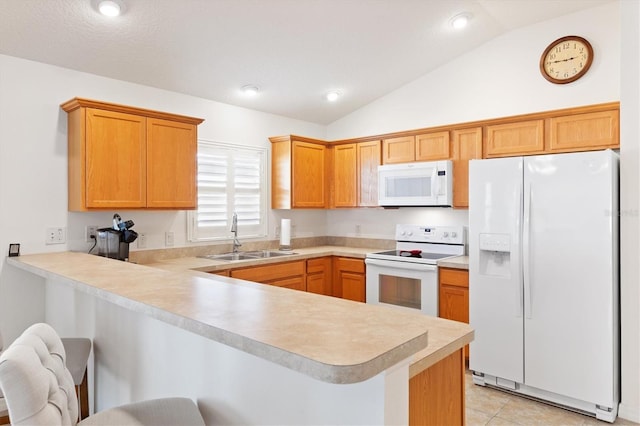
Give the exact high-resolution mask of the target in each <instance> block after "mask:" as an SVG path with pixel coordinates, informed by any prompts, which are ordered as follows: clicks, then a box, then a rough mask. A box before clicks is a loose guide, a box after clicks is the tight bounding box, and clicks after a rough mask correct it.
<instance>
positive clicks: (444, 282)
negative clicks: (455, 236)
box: [438, 268, 469, 359]
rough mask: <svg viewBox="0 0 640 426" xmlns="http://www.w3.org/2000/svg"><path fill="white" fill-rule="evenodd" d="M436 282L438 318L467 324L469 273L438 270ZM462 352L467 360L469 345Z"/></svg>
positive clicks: (461, 270) (448, 269)
mask: <svg viewBox="0 0 640 426" xmlns="http://www.w3.org/2000/svg"><path fill="white" fill-rule="evenodd" d="M438 281H439V282H438V288H439V292H438V293H439V295H438V296H439V301H438V304H439V306H438V312H439V315H438V316H439V317H440V318H446V319H450V320H454V321H460V322H464V323H467V324H469V271H467V270H465V269H454V268H440V269H439V273H438ZM464 352H465V357H466V358H467V359H469V345H467V346H465V348H464Z"/></svg>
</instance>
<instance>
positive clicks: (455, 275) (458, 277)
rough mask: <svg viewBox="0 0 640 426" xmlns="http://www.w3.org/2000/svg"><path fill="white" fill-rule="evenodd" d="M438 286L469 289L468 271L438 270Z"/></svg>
mask: <svg viewBox="0 0 640 426" xmlns="http://www.w3.org/2000/svg"><path fill="white" fill-rule="evenodd" d="M439 272H440V284H444V285H453V286H457V287H465V288H469V271H467V270H465V269H453V268H440V270H439Z"/></svg>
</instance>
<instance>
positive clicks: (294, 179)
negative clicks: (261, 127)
mask: <svg viewBox="0 0 640 426" xmlns="http://www.w3.org/2000/svg"><path fill="white" fill-rule="evenodd" d="M269 140H270V141H271V208H273V209H292V208H325V207H327V205H328V190H327V188H328V182H327V181H328V179H327V175H328V172H329V171H330V168H329V164H330V162H329V158H328V156H329V155H330V152H329V150H327V148H326V142H324V141H320V140H315V139H310V138H303V137H299V136H292V135H290V136H278V137H272V138H269Z"/></svg>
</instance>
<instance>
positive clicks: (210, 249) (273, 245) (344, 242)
mask: <svg viewBox="0 0 640 426" xmlns="http://www.w3.org/2000/svg"><path fill="white" fill-rule="evenodd" d="M279 244H280V242H279V240H271V241H253V242H251V241H243V242H242V249H241V250H242V251H252V250H267V249H269V250H277V249H278V246H279ZM291 245H292V247H293V250H295V249H299V248H306V247H319V246H327V245H330V246H343V247H358V248H361V247H365V248H368V247H370V248H375V249H392V248H393V247H395V241H393V240H384V239H373V238H353V237H327V236H325V237H308V238H293V239H292V240H291ZM232 249H233V245H232V244H216V245H208V246H197V247H176V248H165V249H157V250H140V251H133V250H132V251H131V252H130V253H129V261H130V262H134V263H139V264H149V263H154V262H157V261H160V260H165V259H175V258H179V257H196V256H204V255H207V254H220V253H227V252H230V251H232Z"/></svg>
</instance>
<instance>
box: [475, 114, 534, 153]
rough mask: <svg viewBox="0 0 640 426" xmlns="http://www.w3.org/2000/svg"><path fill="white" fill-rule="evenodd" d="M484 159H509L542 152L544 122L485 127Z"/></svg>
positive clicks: (532, 121) (524, 122) (523, 122)
mask: <svg viewBox="0 0 640 426" xmlns="http://www.w3.org/2000/svg"><path fill="white" fill-rule="evenodd" d="M485 144H486V145H485V157H488V158H490V157H511V156H515V155H529V154H541V153H543V152H544V120H531V121H522V122H516V123H507V124H495V125H490V126H487V127H486V136H485Z"/></svg>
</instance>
